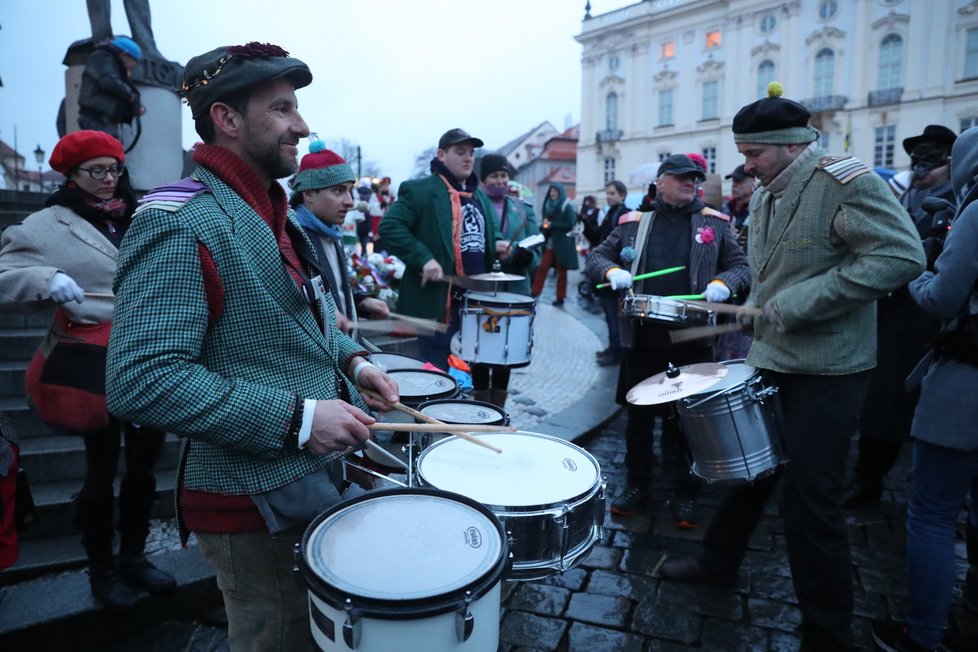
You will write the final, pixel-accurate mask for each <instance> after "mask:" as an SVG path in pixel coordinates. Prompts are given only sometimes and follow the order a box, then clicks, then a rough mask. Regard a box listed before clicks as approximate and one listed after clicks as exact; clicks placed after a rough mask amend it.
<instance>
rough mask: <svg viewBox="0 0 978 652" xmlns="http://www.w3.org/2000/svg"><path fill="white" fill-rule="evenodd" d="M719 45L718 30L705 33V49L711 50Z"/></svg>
mask: <svg viewBox="0 0 978 652" xmlns="http://www.w3.org/2000/svg"><path fill="white" fill-rule="evenodd" d="M718 47H720V30H714V31H712V32H707V33H706V49H707V50H712V49H714V48H718Z"/></svg>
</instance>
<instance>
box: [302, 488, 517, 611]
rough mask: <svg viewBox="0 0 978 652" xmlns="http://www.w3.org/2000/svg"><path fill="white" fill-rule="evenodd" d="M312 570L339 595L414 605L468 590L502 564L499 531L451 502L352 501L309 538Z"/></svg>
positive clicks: (427, 498)
mask: <svg viewBox="0 0 978 652" xmlns="http://www.w3.org/2000/svg"><path fill="white" fill-rule="evenodd" d="M303 543H304V550H303V552H304V555H305V562H306V564H307V565H308V567H309V570H310V571H311V572H313V573H315V574H316V575H317V576H318V577H319V578H320V579H322V581H324V582H325V583H326V584H328V585H330V586H332V587H334V588H335V589H337V590H339V591H341V592H342V593H346V594H349V595H351V596H358V597H364V598H371V599H379V600H417V599H421V598H427V597H432V596H437V595H440V594H444V593H447V592H451V591H455V590H458V589H462V588H465V587H467V586H469V585H470V584H473V583H474V582H477V581H478V580H479V579H480V578H482V577H483V576H484V575H486V574H487V573H489V572H490V571H492V570H493V568H494V567H495V566H496V565H497V563H498V561H499V558H500V555H501V554H502V550H503V540H502V537H501V536H500V534H499V530H498V525H497V523H494V522H493V521H492V520H491V519H490V518H489V517H488V516H486V515H485V514H483V513H482V512H480V511H479V510H477V509H476V508H474V507H471V506H469V505H467V504H465V503H463V502H459V501H458V500H455V499H453V498H451V497H448V496H438V495H431V494H413V493H410V494H387V495H378V496H376V497H375V498H370V496H369V494H368V495H367V497H366V499H365V500H361V501H357V502H354V503H353V504H351V505H349V506H348V507H345V508H341V509H339V510H338V511H336V512H334V513H333V514H331V515H330V516H328V517H327V518H325V519H324V520H322V521H321V522H320V523H318V524H314V528H313V529H312V530H311V531H310V532H308V533H307V535H306V538H305V540H304V542H303Z"/></svg>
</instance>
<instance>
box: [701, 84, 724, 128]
mask: <svg viewBox="0 0 978 652" xmlns="http://www.w3.org/2000/svg"><path fill="white" fill-rule="evenodd" d="M719 91H720V82H718V81H711V82H704V83H703V120H716V118H717V117H719V112H718V108H717V105H718V100H717V98H718V96H719Z"/></svg>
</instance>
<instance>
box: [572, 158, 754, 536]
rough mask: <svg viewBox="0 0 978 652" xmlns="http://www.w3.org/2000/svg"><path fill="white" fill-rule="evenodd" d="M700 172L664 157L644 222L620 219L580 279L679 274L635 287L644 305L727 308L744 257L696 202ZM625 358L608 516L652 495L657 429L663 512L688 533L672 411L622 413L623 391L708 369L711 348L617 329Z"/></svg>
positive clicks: (640, 324) (615, 286)
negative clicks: (618, 467)
mask: <svg viewBox="0 0 978 652" xmlns="http://www.w3.org/2000/svg"><path fill="white" fill-rule="evenodd" d="M704 176H705V175H704V174H703V170H702V169H701V168H700V167H699V166H697V165H696V164H695V163H694V162H693V161H692V160H691V159H690V158H689V157H688V156H685V155H683V154H673V155H672V156H670V157H668V158H667V159H666V160H665V161H663V162H662V164H661V165H660V166H659V177H658V179H656V190H657V192H656V197H655V199H654V200H653V203H652V205H651V206H649V207H648V208H649V209H650V210H649V211H647V212H643V213H637V212H636V213H628V214H627V215H624V216H622V217H621V219H620V221H619V225H618V226H617V227H616V228H615V229H614V230H612V231H611V233H610V234H609V235H608V237H607V238H605V240H604V242H602V243H601V244H600V245H599V246H598V248H597V249H595V250H594V251H593V252H591V255H590V256H588V259H587V273H588V277H589V279H590V280H591V281H593V282H594V283H602V282H604V281H606V280H607V282H608V283H610V285H611V289H612V290H626V289H628V288H631V287H632V286H633V281H632V277H633V276H635V275H637V274H639V273H644V272H651V271H655V270H659V269H664V268H667V267H679V266H683V267H685V271H683V272H680V273H676V274H667V275H664V276H658V277H654V278H649V279H645V280H640V281H638V282H637V283H635V284H634V285H635V288H636V291H637V292H639V293H641V294H646V295H656V296H663V297H664V296H670V295H688V294H694V293H695V294H700V293H702V294H703V295H704V296H705V298H706V300H707V301H726V300H727V299H729V298H730V296H731V294H733V293H737V292H743V291H744V290H746V289H747V286H748V284H749V282H750V270H749V269H748V266H747V259H746V257H745V255H744V252H743V250H742V249H741V248H740V246H739V245H738V244H737V243H736V241H735V240H734V236H733V233H732V232H731V231H730V226H729V223H728V222H726V221H724V219H722V218H721V217H720V214H719V213H717V211H715V210H713V209H711V208H707V207H706V206H704V205H703V202H702V200H701V199H700V198H699V195H698V192H697V186H698V184H699V183H700V182H701V181H702V180H703V178H704ZM620 326H621V342H622V345H623V347H624V351H623V353H622V357H621V369H620V371H619V375H618V395H617V400H618V403H620V404H622V405H625V407H626V413H627V421H626V423H625V449H626V450H625V467H626V469H627V473H628V484H627V486H626V487H625V488H624V489H623V490H622V492H621V495H620V496H619V497H618V499H617V500H615V502H614V503H612V505H611V513H612V514H615V515H618V516H631V515H632V514H634V513H635V512H637V511H639V510H641V509H643V508H644V507H645V505H646V504H647V503H648V501H649V497H650V495H651V492H650V487H651V483H652V428H653V424H654V423H655V418H656V417H657V416H658V417H660V418H661V419H662V454H663V457H664V458H665V460H664V461H665V462H666V466H667V467H668V468H669V469H670V471H671V472H672V473H673V474H674V480H675V482H674V496H673V497H672V512H673V519H674V524H675V525H676V527H682V528H691V527H695V526H696V514H695V510H694V499H695V497H696V493H697V484H696V482H694V481H693V480H692V479H691V477H690V474H689V462H688V457H689V453H688V444H687V443H686V437H685V435H684V434H683V432H682V430H681V428H680V426H679V419H678V418H677V415H676V413H675V410H674V408H673V406H672V404H671V403H670V404H663V405H631V404H629V403H627V402H626V401H625V395H626V394H627V393H628V390H629V389H631V388H632V387H634V386H635V385H637V384H638V383H640V382H641V381H643V380H645V379H646V378H648V377H650V376H653V375H655V374H657V373H659V372H662V371H665V370H666V368H667V367H668V365H669V364H670V363H672V364H674V365H676V366H680V365H687V364H695V363H698V362H711V361H712V360H713V349H712V348H711V346H710V342H709V341H708V340H707V341H698V342H692V343H686V344H676V345H674V344H672V342H671V340H670V332H672V331H673V330H674V329H675V328H676V327H678V326H679V324H676V323H674V322H665V321H656V320H654V319H637V318H633V319H628V320H624V321H622V322H621V325H620Z"/></svg>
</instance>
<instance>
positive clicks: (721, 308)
mask: <svg viewBox="0 0 978 652" xmlns="http://www.w3.org/2000/svg"><path fill="white" fill-rule="evenodd" d="M686 303H688V304H689V305H691V306H699V307H701V308H706V309H707V310H712V311H713V312H724V313H727V314H731V315H734V314H737V313H738V312H742V313H747V314H748V315H755V316H757V315H760V314H761V313H763V312H764V311H763V310H761V309H760V308H751V307H749V306H738V305H735V304H732V303H714V302H713V301H687V302H686Z"/></svg>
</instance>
